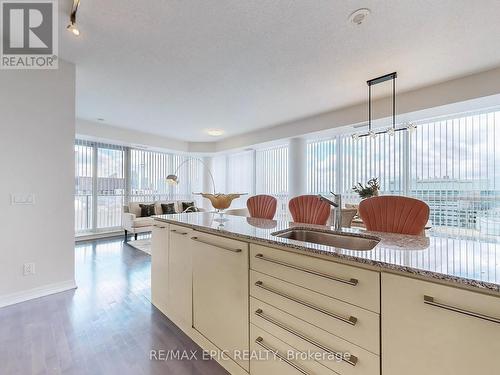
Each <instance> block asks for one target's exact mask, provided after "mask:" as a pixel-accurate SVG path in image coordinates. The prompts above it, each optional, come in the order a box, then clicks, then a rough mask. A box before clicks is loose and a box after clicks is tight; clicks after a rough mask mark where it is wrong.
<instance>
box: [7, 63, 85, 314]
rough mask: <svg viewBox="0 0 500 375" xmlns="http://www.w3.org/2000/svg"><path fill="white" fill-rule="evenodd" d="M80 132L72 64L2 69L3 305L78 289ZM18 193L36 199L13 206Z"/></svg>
mask: <svg viewBox="0 0 500 375" xmlns="http://www.w3.org/2000/svg"><path fill="white" fill-rule="evenodd" d="M74 136H75V67H74V65H73V64H69V63H66V62H63V61H60V62H59V69H58V70H26V71H22V70H16V71H5V70H0V181H1V183H0V212H1V215H0V230H1V234H2V242H1V245H0V306H4V305H8V304H12V303H16V302H20V301H22V300H26V299H29V298H34V297H38V296H41V295H46V294H50V293H54V292H58V291H61V290H67V289H70V288H74V287H75V282H74V228H73V220H74V219H73V218H74V207H73V205H74V203H73V199H74V198H73V194H74V148H73V144H74ZM11 193H16V194H28V193H34V194H35V204H34V205H11V202H10V194H11ZM27 262H34V263H35V264H36V268H35V271H36V274H35V275H31V276H23V264H24V263H27Z"/></svg>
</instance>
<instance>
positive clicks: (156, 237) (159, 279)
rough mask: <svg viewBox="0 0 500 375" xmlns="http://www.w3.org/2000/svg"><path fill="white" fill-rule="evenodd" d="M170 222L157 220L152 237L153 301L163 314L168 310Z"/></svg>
mask: <svg viewBox="0 0 500 375" xmlns="http://www.w3.org/2000/svg"><path fill="white" fill-rule="evenodd" d="M168 237H169V229H168V224H166V223H162V222H158V221H155V224H154V226H153V233H152V238H151V302H153V305H155V306H156V307H157V308H158V309H159V310H160V311H161V312H162V313H163V314H165V315H167V310H168V307H167V305H168V297H167V293H168V250H169V249H168Z"/></svg>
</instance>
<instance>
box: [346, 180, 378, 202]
mask: <svg viewBox="0 0 500 375" xmlns="http://www.w3.org/2000/svg"><path fill="white" fill-rule="evenodd" d="M352 190H354V192H356V193H358V195H359V197H360V198H361V199H366V198H370V197H376V196H378V192H379V190H380V184H379V182H378V178H375V177H374V178H371V179H370V180H368V182H367V183H366V186H363V185H361V183H359V182H358V183H357V185H354V187H353V188H352Z"/></svg>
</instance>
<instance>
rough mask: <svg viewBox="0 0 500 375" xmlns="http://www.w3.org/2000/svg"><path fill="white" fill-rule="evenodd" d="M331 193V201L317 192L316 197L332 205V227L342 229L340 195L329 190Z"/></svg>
mask: <svg viewBox="0 0 500 375" xmlns="http://www.w3.org/2000/svg"><path fill="white" fill-rule="evenodd" d="M330 193H331V194H332V195H333V201H332V200H330V199H328V198H326V197H325V196H323V195H321V194H318V197H319V199H320V200H322V201H323V202H326V203H328V204H329V205H331V206H333V210H334V214H335V215H334V217H335V223H334V229H335V230H338V231H340V230H342V196H341V195H340V194H335V193H334V192H332V191H331V192H330Z"/></svg>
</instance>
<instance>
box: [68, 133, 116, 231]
mask: <svg viewBox="0 0 500 375" xmlns="http://www.w3.org/2000/svg"><path fill="white" fill-rule="evenodd" d="M124 168H125V151H124V148H123V147H120V146H114V145H108V144H102V143H96V142H90V141H84V140H77V141H76V143H75V231H76V232H77V233H82V232H93V231H98V230H106V229H109V228H114V227H117V226H120V225H121V212H122V206H123V201H124V197H125V169H124Z"/></svg>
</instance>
